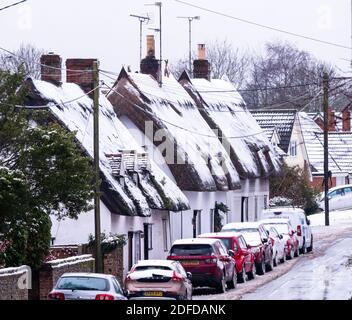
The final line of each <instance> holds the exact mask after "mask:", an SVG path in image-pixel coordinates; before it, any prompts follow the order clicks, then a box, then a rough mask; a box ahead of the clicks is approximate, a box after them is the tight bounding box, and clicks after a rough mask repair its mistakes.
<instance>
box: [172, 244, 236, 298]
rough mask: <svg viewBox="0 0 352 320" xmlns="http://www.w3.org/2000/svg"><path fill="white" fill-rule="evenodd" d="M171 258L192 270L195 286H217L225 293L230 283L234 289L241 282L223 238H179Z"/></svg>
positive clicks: (218, 290)
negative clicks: (238, 280) (238, 279)
mask: <svg viewBox="0 0 352 320" xmlns="http://www.w3.org/2000/svg"><path fill="white" fill-rule="evenodd" d="M167 259H168V260H177V261H179V262H181V264H182V266H183V268H184V269H185V270H186V271H187V272H190V273H192V284H193V286H194V287H200V286H206V287H214V288H216V290H217V292H218V293H224V292H225V291H226V285H227V287H228V288H230V289H231V288H234V287H235V286H236V284H237V273H236V267H235V261H234V260H233V259H232V258H231V256H230V255H229V254H228V252H227V250H226V247H225V246H224V244H223V243H222V241H221V240H219V239H200V238H196V239H182V240H176V241H175V242H174V243H173V245H172V247H171V249H170V252H169V256H168V257H167Z"/></svg>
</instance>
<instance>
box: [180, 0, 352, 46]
mask: <svg viewBox="0 0 352 320" xmlns="http://www.w3.org/2000/svg"><path fill="white" fill-rule="evenodd" d="M174 1H175V2H178V3H180V4H183V5H186V6H189V7H193V8H196V9H199V10H202V11H206V12H210V13H213V14H216V15H218V16H222V17H226V18H229V19H232V20H237V21H240V22H244V23H247V24H251V25H254V26H257V27H260V28H264V29H268V30H272V31H276V32H280V33H284V34H287V35H290V36H294V37H298V38H302V39H306V40H311V41H315V42H319V43H323V44H326V45H331V46H335V47H339V48H343V49H348V50H351V49H352V48H351V47H349V46H345V45H342V44H339V43H334V42H329V41H325V40H321V39H317V38H313V37H310V36H305V35H302V34H299V33H295V32H291V31H287V30H283V29H279V28H275V27H271V26H268V25H264V24H261V23H257V22H254V21H250V20H246V19H242V18H238V17H235V16H232V15H229V14H226V13H223V12H220V11H215V10H212V9H207V8H205V7H201V6H198V5H195V4H192V3H189V2H186V1H182V0H174Z"/></svg>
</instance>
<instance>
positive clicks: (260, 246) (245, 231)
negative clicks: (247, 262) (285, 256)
mask: <svg viewBox="0 0 352 320" xmlns="http://www.w3.org/2000/svg"><path fill="white" fill-rule="evenodd" d="M221 232H238V233H241V234H242V235H243V237H244V238H245V240H246V242H247V244H248V247H249V248H250V249H251V250H252V251H253V253H254V256H255V266H256V273H257V274H259V275H262V274H264V273H265V271H271V270H273V268H274V262H273V248H272V246H271V242H270V241H269V237H268V235H267V233H266V231H265V228H264V226H263V225H262V224H260V223H258V222H236V223H228V224H226V225H224V226H223V227H222V229H221Z"/></svg>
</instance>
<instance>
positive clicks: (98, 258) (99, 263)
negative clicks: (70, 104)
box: [93, 61, 103, 273]
mask: <svg viewBox="0 0 352 320" xmlns="http://www.w3.org/2000/svg"><path fill="white" fill-rule="evenodd" d="M93 83H94V84H93V86H94V88H95V90H94V97H93V116H94V118H93V123H94V124H93V131H94V222H95V272H96V273H103V256H102V252H101V230H100V166H99V162H100V161H99V62H98V61H94V62H93Z"/></svg>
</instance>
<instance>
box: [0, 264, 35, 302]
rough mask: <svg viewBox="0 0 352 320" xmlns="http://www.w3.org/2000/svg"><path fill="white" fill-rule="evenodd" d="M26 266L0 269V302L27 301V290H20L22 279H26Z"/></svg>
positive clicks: (27, 274)
mask: <svg viewBox="0 0 352 320" xmlns="http://www.w3.org/2000/svg"><path fill="white" fill-rule="evenodd" d="M29 272H30V271H29V269H28V267H27V266H21V267H18V268H5V269H0V300H28V289H23V288H20V287H19V285H18V283H19V282H20V283H21V284H23V283H24V282H23V279H28V277H29Z"/></svg>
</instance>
